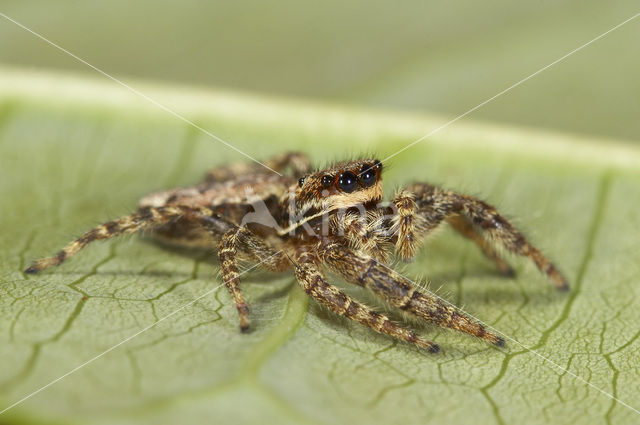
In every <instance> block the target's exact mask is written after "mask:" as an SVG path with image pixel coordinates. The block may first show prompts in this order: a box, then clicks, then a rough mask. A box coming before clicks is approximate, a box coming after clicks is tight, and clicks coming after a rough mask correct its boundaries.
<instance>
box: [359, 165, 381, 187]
mask: <svg viewBox="0 0 640 425" xmlns="http://www.w3.org/2000/svg"><path fill="white" fill-rule="evenodd" d="M373 167H375V165H373V166H372V165H363V166H362V168H361V169H360V181H361V182H362V184H363V185H365V186H367V187H368V186H371V185H373V184H374V183H375V182H376V179H377V178H378V176H377V175H376V172H375V170H374V169H373Z"/></svg>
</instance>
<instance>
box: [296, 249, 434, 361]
mask: <svg viewBox="0 0 640 425" xmlns="http://www.w3.org/2000/svg"><path fill="white" fill-rule="evenodd" d="M318 264H319V259H318V258H317V257H316V256H315V255H314V254H311V253H309V252H302V253H299V254H298V256H297V258H296V264H295V266H294V267H295V274H296V278H297V279H298V282H299V283H300V286H301V287H302V289H303V290H304V291H305V292H306V293H307V294H308V295H309V296H311V297H312V298H313V299H315V300H316V301H317V302H319V303H320V304H322V305H324V306H326V307H327V308H329V310H331V311H332V312H334V313H336V314H338V315H341V316H344V317H347V318H349V319H351V320H354V321H356V322H358V323H360V324H362V325H364V326H367V327H369V328H371V329H373V330H375V331H376V332H380V333H383V334H387V335H390V336H392V337H395V338H398V339H400V340H402V341H406V342H409V343H411V344H414V345H416V346H418V347H420V348H423V349H426V350H428V351H430V352H431V353H437V352H438V351H439V350H440V347H439V346H438V345H437V344H436V343H434V342H431V341H428V340H426V339H424V338H422V337H420V336H419V335H418V334H416V333H415V332H413V331H411V330H409V329H406V328H403V327H402V326H399V325H397V324H395V323H393V322H392V321H391V320H390V319H389V318H388V317H387V316H385V315H383V314H380V313H378V312H376V311H373V310H372V309H371V308H370V307H367V306H366V305H364V304H360V303H359V302H357V301H355V300H353V299H352V298H351V297H349V296H348V295H347V294H345V293H344V292H342V291H341V290H340V289H338V288H336V287H335V286H333V285H331V284H329V283H328V282H327V281H326V279H325V278H324V276H323V275H322V273H321V272H320V270H319V267H318Z"/></svg>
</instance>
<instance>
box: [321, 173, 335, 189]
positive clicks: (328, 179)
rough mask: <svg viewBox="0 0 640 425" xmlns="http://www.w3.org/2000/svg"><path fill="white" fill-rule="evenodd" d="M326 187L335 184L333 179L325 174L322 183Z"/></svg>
mask: <svg viewBox="0 0 640 425" xmlns="http://www.w3.org/2000/svg"><path fill="white" fill-rule="evenodd" d="M320 183H322V185H323V186H324V187H329V186H331V185H332V184H333V177H331V176H329V175H327V174H325V175H324V176H322V181H321V182H320Z"/></svg>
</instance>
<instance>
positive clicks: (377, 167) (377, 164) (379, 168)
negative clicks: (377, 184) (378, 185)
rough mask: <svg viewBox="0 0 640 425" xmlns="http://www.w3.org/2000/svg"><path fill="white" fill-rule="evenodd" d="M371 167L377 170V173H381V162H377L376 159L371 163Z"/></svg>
mask: <svg viewBox="0 0 640 425" xmlns="http://www.w3.org/2000/svg"><path fill="white" fill-rule="evenodd" d="M373 166H374V167H375V168H376V169H377V170H378V171H382V162H380V161H378V160H377V159H376V160H375V161H373Z"/></svg>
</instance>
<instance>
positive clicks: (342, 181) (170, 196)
mask: <svg viewBox="0 0 640 425" xmlns="http://www.w3.org/2000/svg"><path fill="white" fill-rule="evenodd" d="M266 164H267V165H268V166H269V167H270V168H272V169H273V170H277V171H280V172H282V173H283V174H282V175H278V174H275V173H271V172H270V171H268V170H266V169H265V168H262V167H261V166H259V165H257V164H233V165H229V166H226V167H218V168H214V169H212V170H210V171H209V173H208V174H207V176H206V179H205V181H204V182H203V183H201V184H199V185H197V186H194V187H188V188H180V189H174V190H168V191H163V192H158V193H154V194H151V195H149V196H147V197H145V198H143V199H142V200H141V201H140V203H139V209H138V210H137V211H136V212H134V213H133V214H131V215H128V216H125V217H123V218H121V219H119V220H116V221H111V222H108V223H105V224H103V225H100V226H98V227H96V228H94V229H92V230H90V231H89V232H87V233H85V234H84V235H83V236H81V237H80V238H78V239H76V240H75V241H73V242H71V243H70V244H68V245H67V246H66V247H65V248H63V249H62V251H60V252H59V253H58V254H57V255H56V256H54V257H50V258H44V259H41V260H38V261H36V262H35V263H34V264H33V265H32V266H31V267H29V268H28V269H27V270H26V271H25V272H26V273H36V272H38V271H41V270H43V269H46V268H48V267H50V266H53V265H58V264H60V263H62V262H63V261H65V260H66V259H67V258H68V257H70V256H71V255H74V254H75V253H77V252H78V251H79V250H81V249H82V248H84V247H85V246H86V245H87V244H89V243H91V242H93V241H94V240H100V239H109V238H112V237H115V236H118V235H121V234H125V233H135V232H138V231H142V230H151V231H152V232H153V234H155V235H157V236H160V237H163V238H165V239H168V240H170V241H174V242H176V243H180V244H190V245H199V246H203V247H211V246H217V248H218V256H219V259H220V268H221V273H222V279H223V282H224V284H225V285H226V286H227V288H228V289H229V292H230V294H231V297H232V299H233V302H234V304H235V306H236V308H237V311H238V315H239V321H240V329H241V330H242V331H247V330H248V329H249V327H250V320H249V308H248V305H247V301H246V300H245V298H244V295H243V293H242V291H241V289H240V282H239V272H238V261H239V259H240V258H243V259H248V260H250V261H253V262H257V263H259V265H260V266H261V267H264V268H265V269H267V270H270V271H276V272H280V271H285V270H287V269H291V268H293V270H294V274H295V277H296V279H297V280H298V282H299V284H300V286H301V287H302V289H303V290H304V291H305V292H306V293H307V294H308V295H309V296H311V297H312V298H313V299H315V300H316V301H318V302H319V303H320V304H322V305H324V306H326V307H328V308H329V310H331V311H332V312H334V313H336V314H339V315H342V316H345V317H347V318H349V319H352V320H354V321H356V322H358V323H361V324H363V325H365V326H367V327H370V328H372V329H374V330H376V331H377V332H380V333H384V334H387V335H390V336H392V337H395V338H398V339H400V340H402V341H406V342H409V343H411V344H414V345H416V346H418V347H421V348H424V349H427V350H429V351H431V352H437V351H438V350H439V347H438V345H436V344H435V343H433V342H431V341H429V340H427V339H425V338H423V337H422V336H420V335H418V334H417V333H416V332H414V331H412V330H410V329H408V328H406V327H404V326H402V325H400V324H397V323H394V322H393V321H391V320H390V319H389V318H388V317H387V316H385V315H384V314H382V313H379V312H377V311H374V310H373V309H372V308H370V307H368V306H366V305H364V304H362V303H360V302H358V301H356V300H354V299H353V298H351V297H350V296H349V295H347V294H346V293H344V292H343V291H341V290H340V289H338V288H337V287H335V286H334V285H332V284H331V283H329V282H328V280H327V278H326V277H325V274H324V269H329V270H331V271H333V272H335V273H336V274H338V275H339V276H341V277H342V278H343V279H344V280H345V281H347V282H349V283H353V284H356V285H358V286H362V287H365V288H368V289H370V290H371V291H372V292H373V293H374V294H376V295H377V296H379V297H380V298H382V299H383V300H386V301H388V302H389V303H390V304H391V305H392V306H394V307H396V308H398V309H400V310H402V311H405V312H407V313H409V314H411V315H414V316H416V317H418V318H420V319H423V320H425V321H427V322H430V323H433V324H436V325H437V326H441V327H445V328H451V329H455V330H458V331H461V332H464V333H468V334H471V335H474V336H476V337H479V338H481V339H484V340H485V341H488V342H490V343H492V344H495V345H498V346H502V345H504V340H503V339H502V338H501V337H500V336H498V335H496V334H494V333H492V332H490V331H488V330H486V329H485V328H484V327H483V326H482V325H481V324H479V323H477V322H476V321H474V320H473V319H472V318H470V317H469V316H468V315H466V314H465V313H463V312H462V311H461V310H458V309H456V308H455V307H454V306H453V305H451V304H449V303H447V302H445V301H444V300H442V299H441V298H439V297H437V296H435V295H433V294H432V293H430V292H424V291H421V290H419V288H416V287H415V286H414V285H413V283H412V282H411V281H410V280H409V279H407V278H405V277H404V276H402V275H401V274H399V273H397V272H395V271H394V270H392V269H390V268H389V267H388V266H386V265H385V262H386V261H387V260H388V258H389V256H390V252H391V251H395V254H396V255H397V256H398V257H399V258H401V259H404V260H409V259H411V258H413V257H414V256H415V254H416V252H417V251H418V249H419V248H420V245H421V243H422V241H423V240H424V238H425V236H427V235H428V234H429V233H430V232H431V231H432V230H434V229H435V228H436V227H438V226H439V225H440V224H441V223H442V222H447V223H449V224H451V226H452V227H453V228H454V229H455V230H457V231H458V232H459V233H460V234H461V235H463V236H465V237H467V238H469V239H470V240H471V241H473V242H475V243H476V244H477V245H478V247H479V248H480V249H481V250H482V252H483V253H484V254H485V255H486V256H487V257H488V258H489V259H491V260H492V261H493V262H494V263H495V264H496V266H497V268H498V270H499V271H500V272H501V273H503V274H505V275H512V274H513V270H512V269H511V267H510V266H509V265H508V264H507V263H506V262H504V260H502V259H501V258H500V257H499V255H498V254H497V252H496V251H495V249H494V248H493V246H494V245H498V246H502V247H503V248H505V249H506V250H508V251H510V252H512V253H515V254H518V255H522V256H525V257H528V258H530V259H531V260H532V261H533V262H534V263H535V264H536V266H537V267H538V268H539V269H540V270H541V271H542V272H543V273H545V274H546V275H547V276H548V277H549V279H550V280H551V282H552V283H553V284H554V285H555V286H556V288H558V289H561V290H566V289H568V283H567V280H566V279H565V278H564V277H563V276H562V275H561V274H560V272H559V271H558V270H557V269H556V267H555V266H554V265H553V264H552V263H551V262H550V261H549V260H548V259H547V258H546V257H545V256H544V255H543V254H542V253H541V252H540V251H539V250H538V249H536V248H535V247H534V246H533V245H531V244H530V243H529V242H528V241H527V240H526V238H525V237H524V236H523V235H522V234H521V233H520V232H518V231H517V230H516V229H515V228H514V227H513V226H512V225H511V224H510V223H509V222H508V221H507V220H506V219H505V218H503V217H502V216H501V215H500V214H498V212H497V211H496V210H495V209H494V208H493V207H491V206H490V205H488V204H486V203H485V202H483V201H480V200H477V199H475V198H472V197H470V196H466V195H461V194H457V193H454V192H451V191H447V190H443V189H440V188H437V187H435V186H431V185H429V184H425V183H413V184H411V185H409V186H408V187H407V188H405V189H402V190H400V191H399V192H398V193H397V194H396V195H395V196H394V198H393V199H392V200H391V201H390V202H386V203H385V202H382V198H383V193H382V164H381V163H380V162H379V161H377V160H375V159H362V160H356V161H347V162H342V163H338V164H335V165H333V166H331V167H329V168H326V169H323V170H320V171H317V172H313V173H311V172H310V165H309V160H308V159H307V158H306V157H305V156H304V155H302V154H299V153H287V154H284V155H279V156H277V157H275V158H272V159H271V160H269V161H266Z"/></svg>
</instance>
